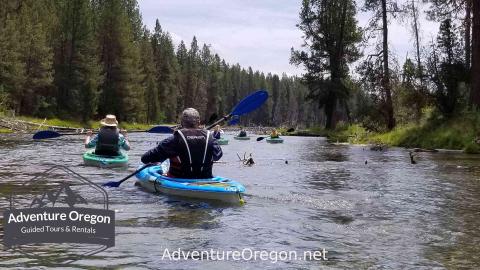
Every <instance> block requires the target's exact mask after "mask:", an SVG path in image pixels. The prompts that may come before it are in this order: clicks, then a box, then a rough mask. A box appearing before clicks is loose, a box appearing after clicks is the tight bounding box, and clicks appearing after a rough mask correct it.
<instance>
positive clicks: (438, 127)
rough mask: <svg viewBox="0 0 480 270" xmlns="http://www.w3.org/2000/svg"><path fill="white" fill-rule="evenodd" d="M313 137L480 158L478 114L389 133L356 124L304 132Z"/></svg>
mask: <svg viewBox="0 0 480 270" xmlns="http://www.w3.org/2000/svg"><path fill="white" fill-rule="evenodd" d="M304 132H305V133H307V134H310V135H315V136H325V137H327V138H328V139H329V140H330V141H334V142H348V143H352V144H384V145H388V146H398V147H406V148H421V149H451V150H463V151H465V153H469V154H480V146H479V145H478V144H476V143H475V142H474V140H475V138H476V136H477V134H479V132H480V114H478V113H465V114H463V115H462V116H459V117H455V118H451V119H444V118H441V117H437V118H431V119H425V120H423V121H420V123H418V124H404V125H399V126H397V127H396V128H395V129H393V130H392V131H389V132H371V131H368V130H366V129H365V128H363V127H362V126H360V125H358V124H350V125H343V124H340V125H338V126H337V128H336V129H335V130H331V131H329V130H325V129H322V128H311V129H308V130H306V131H304Z"/></svg>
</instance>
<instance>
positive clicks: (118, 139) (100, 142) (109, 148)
mask: <svg viewBox="0 0 480 270" xmlns="http://www.w3.org/2000/svg"><path fill="white" fill-rule="evenodd" d="M100 124H101V125H102V127H101V128H100V131H99V132H98V134H97V135H95V136H92V134H93V133H92V131H91V130H89V131H87V137H86V138H85V148H93V147H95V154H96V155H102V156H118V155H119V153H120V148H121V149H123V150H126V151H128V150H130V143H129V142H128V138H127V131H126V130H119V129H118V127H117V126H118V121H117V118H116V117H115V115H113V114H108V115H107V116H106V117H105V118H104V119H102V120H101V121H100Z"/></svg>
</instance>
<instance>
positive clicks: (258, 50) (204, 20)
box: [139, 0, 438, 75]
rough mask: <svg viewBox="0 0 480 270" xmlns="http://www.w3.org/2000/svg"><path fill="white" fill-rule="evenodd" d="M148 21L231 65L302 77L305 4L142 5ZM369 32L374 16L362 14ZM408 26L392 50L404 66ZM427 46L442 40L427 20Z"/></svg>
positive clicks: (180, 1)
mask: <svg viewBox="0 0 480 270" xmlns="http://www.w3.org/2000/svg"><path fill="white" fill-rule="evenodd" d="M139 5H140V10H141V13H142V16H143V21H144V23H145V24H146V25H147V27H148V28H150V29H153V28H154V26H155V20H156V19H157V18H158V19H159V21H160V24H161V26H162V28H163V29H164V30H167V31H169V32H170V34H171V36H172V39H173V41H174V42H175V43H176V44H178V43H179V42H180V40H182V39H183V40H184V42H185V43H186V44H187V46H189V44H190V42H191V40H192V38H193V36H194V35H195V36H196V37H197V40H198V41H199V43H200V46H202V44H203V43H206V44H210V45H211V49H212V50H213V51H214V52H216V53H218V54H219V55H220V57H222V58H224V59H225V60H226V61H227V62H229V63H231V64H235V63H239V64H240V65H241V66H243V67H244V68H247V67H248V66H251V67H252V68H253V69H254V70H260V71H263V72H265V73H268V72H272V73H277V74H281V73H283V72H285V73H287V74H290V75H296V74H301V73H302V68H301V67H296V66H293V65H290V63H289V59H290V48H291V47H294V48H300V47H301V44H302V40H301V36H302V33H301V32H300V30H298V28H297V27H296V26H295V25H296V24H297V23H298V13H299V11H300V6H301V1H300V0H228V1H227V0H203V1H199V0H140V1H139ZM358 20H359V25H360V26H365V25H366V23H367V20H368V14H364V13H360V14H359V16H358ZM406 24H407V23H402V24H401V23H398V22H394V21H392V24H391V26H390V44H391V45H392V49H393V51H394V52H395V53H397V55H398V59H399V60H400V61H403V60H402V59H404V58H405V55H406V54H407V53H409V52H410V54H411V52H413V44H414V43H413V39H412V38H411V34H410V30H409V28H408V25H406ZM421 25H422V28H423V30H422V31H423V43H427V42H429V41H430V40H431V37H430V36H431V35H432V33H433V35H434V36H435V35H436V31H437V30H436V29H438V25H437V24H434V23H431V22H427V21H426V20H425V19H424V18H422V21H421Z"/></svg>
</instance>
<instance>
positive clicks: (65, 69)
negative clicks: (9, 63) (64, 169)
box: [55, 0, 101, 122]
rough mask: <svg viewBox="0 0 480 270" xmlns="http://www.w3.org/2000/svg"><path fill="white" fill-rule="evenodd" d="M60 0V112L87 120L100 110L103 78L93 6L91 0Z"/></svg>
mask: <svg viewBox="0 0 480 270" xmlns="http://www.w3.org/2000/svg"><path fill="white" fill-rule="evenodd" d="M60 3H62V5H61V6H60V14H61V28H60V29H61V32H60V35H59V36H60V38H59V39H60V41H59V42H58V44H59V45H58V47H57V48H56V50H55V51H56V57H55V58H56V62H57V63H56V65H55V85H56V86H57V88H58V94H57V100H58V104H57V108H58V113H59V114H61V115H64V116H66V115H68V116H70V117H78V116H80V117H81V119H82V121H84V122H87V121H88V120H89V119H91V118H92V117H94V115H95V114H96V112H97V105H98V103H97V102H98V92H99V85H100V82H101V68H100V65H99V63H98V59H97V47H96V40H95V33H94V30H93V26H92V18H93V14H92V9H91V6H90V1H89V0H72V1H65V2H60Z"/></svg>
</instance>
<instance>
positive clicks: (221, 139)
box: [217, 138, 228, 145]
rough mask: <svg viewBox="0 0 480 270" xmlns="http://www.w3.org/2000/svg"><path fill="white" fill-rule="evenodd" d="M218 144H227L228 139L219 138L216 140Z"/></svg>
mask: <svg viewBox="0 0 480 270" xmlns="http://www.w3.org/2000/svg"><path fill="white" fill-rule="evenodd" d="M217 142H218V144H219V145H227V144H228V140H227V139H225V138H220V139H218V140H217Z"/></svg>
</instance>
